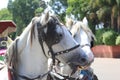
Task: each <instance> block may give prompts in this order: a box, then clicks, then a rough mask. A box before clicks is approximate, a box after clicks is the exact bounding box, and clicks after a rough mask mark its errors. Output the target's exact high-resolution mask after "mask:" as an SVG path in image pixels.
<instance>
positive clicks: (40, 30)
mask: <svg viewBox="0 0 120 80" xmlns="http://www.w3.org/2000/svg"><path fill="white" fill-rule="evenodd" d="M46 27H47V26H44V27H41V24H40V23H37V29H38V40H39V43H40V45H41V47H42V51H43V53H44V55H45V56H46V57H47V58H48V56H47V55H46V53H45V50H44V46H43V42H44V41H45V42H46V44H47V46H48V48H49V51H48V53H50V54H51V58H52V60H53V66H54V65H55V60H56V59H57V58H56V56H58V55H61V54H65V53H68V52H70V51H72V50H74V49H76V48H78V47H79V46H80V45H76V46H74V47H72V48H70V49H66V50H63V51H59V52H56V53H55V52H54V51H53V49H52V45H54V44H57V43H59V41H60V39H59V36H57V37H56V39H55V42H53V44H52V45H49V43H48V42H47V40H46V34H45V32H44V29H45V28H46ZM18 40H19V39H18ZM18 40H16V45H15V51H16V52H15V54H16V55H17V53H18V51H17V42H18ZM13 47H14V46H13ZM12 56H13V55H12ZM57 60H58V59H57ZM9 70H10V71H11V72H12V74H13V75H14V76H15V77H14V79H13V80H16V79H17V77H20V78H22V79H25V80H35V79H40V80H42V78H43V77H45V76H46V75H48V74H50V72H51V70H52V69H51V70H49V71H48V72H46V73H44V74H42V75H38V76H37V77H35V78H29V77H27V76H24V75H21V74H18V73H17V71H16V70H15V68H14V66H9Z"/></svg>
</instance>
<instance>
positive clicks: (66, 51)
mask: <svg viewBox="0 0 120 80" xmlns="http://www.w3.org/2000/svg"><path fill="white" fill-rule="evenodd" d="M79 46H80V45H79V44H78V45H76V46H74V47H72V48H70V49H66V50H64V51H60V52H56V53H54V55H55V56H57V55H60V54H63V53H68V52H70V51H72V50H74V49H76V48H78V47H79Z"/></svg>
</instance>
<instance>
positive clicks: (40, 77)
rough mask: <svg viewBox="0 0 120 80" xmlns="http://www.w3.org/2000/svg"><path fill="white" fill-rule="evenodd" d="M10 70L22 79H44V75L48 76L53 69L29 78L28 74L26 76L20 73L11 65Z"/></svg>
mask: <svg viewBox="0 0 120 80" xmlns="http://www.w3.org/2000/svg"><path fill="white" fill-rule="evenodd" d="M9 70H10V71H11V72H13V73H14V74H16V76H18V77H20V78H22V79H26V80H35V79H42V78H43V77H44V76H46V75H47V74H49V73H50V72H51V70H49V71H48V72H46V73H44V74H43V75H38V76H37V77H35V78H29V77H27V76H24V75H20V74H18V73H17V72H16V71H15V70H14V69H13V68H11V67H9Z"/></svg>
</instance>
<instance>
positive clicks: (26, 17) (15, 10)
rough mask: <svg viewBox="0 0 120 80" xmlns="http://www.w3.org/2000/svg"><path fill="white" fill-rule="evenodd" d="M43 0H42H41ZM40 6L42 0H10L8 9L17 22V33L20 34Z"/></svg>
mask: <svg viewBox="0 0 120 80" xmlns="http://www.w3.org/2000/svg"><path fill="white" fill-rule="evenodd" d="M41 1H42V0H41ZM38 7H40V0H14V1H13V2H12V0H9V3H8V9H9V11H10V12H11V13H12V16H13V20H14V22H15V23H16V24H17V32H16V33H17V34H16V35H20V34H21V32H22V31H23V29H24V28H25V27H26V26H27V25H28V23H29V22H30V20H31V19H32V18H33V17H34V16H35V10H36V9H37V8H38Z"/></svg>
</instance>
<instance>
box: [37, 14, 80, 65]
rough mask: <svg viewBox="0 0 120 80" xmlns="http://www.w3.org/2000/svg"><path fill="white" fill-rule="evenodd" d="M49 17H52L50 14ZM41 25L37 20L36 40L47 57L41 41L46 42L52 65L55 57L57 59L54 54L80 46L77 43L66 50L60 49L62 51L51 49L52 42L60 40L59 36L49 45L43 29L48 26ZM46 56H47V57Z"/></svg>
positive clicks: (67, 51)
mask: <svg viewBox="0 0 120 80" xmlns="http://www.w3.org/2000/svg"><path fill="white" fill-rule="evenodd" d="M51 17H52V16H51ZM41 26H42V25H41V24H40V23H39V22H38V23H37V29H38V40H39V43H40V45H41V47H42V51H43V53H44V55H45V56H46V57H47V55H46V53H45V50H44V46H43V42H44V41H45V42H46V44H47V46H48V48H49V51H48V53H51V58H52V60H53V65H55V59H57V58H56V56H58V55H61V54H65V53H69V52H70V51H72V50H74V49H76V48H78V47H79V46H80V45H79V44H78V45H76V46H74V47H72V48H69V49H66V50H62V51H59V52H54V51H53V49H52V46H53V45H54V44H57V43H59V42H60V38H59V36H58V37H56V38H55V42H53V44H52V45H49V44H48V42H47V40H46V34H45V32H44V29H45V28H47V27H48V26H44V27H41ZM47 58H48V57H47ZM57 60H58V59H57Z"/></svg>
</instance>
